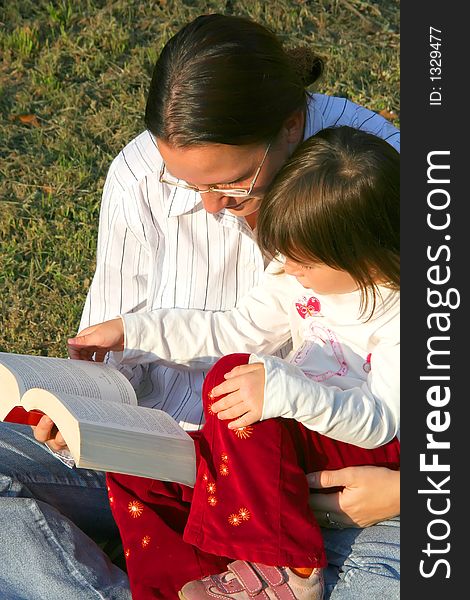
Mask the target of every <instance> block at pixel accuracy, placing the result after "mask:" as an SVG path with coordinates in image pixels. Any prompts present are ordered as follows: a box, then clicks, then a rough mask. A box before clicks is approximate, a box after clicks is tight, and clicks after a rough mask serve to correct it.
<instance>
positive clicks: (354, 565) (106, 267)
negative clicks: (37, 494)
mask: <svg viewBox="0 0 470 600" xmlns="http://www.w3.org/2000/svg"><path fill="white" fill-rule="evenodd" d="M297 67H298V68H300V70H301V72H302V75H301V74H300V73H299V71H298V70H297ZM321 70H322V63H321V60H319V59H318V58H317V57H315V56H313V55H312V54H311V53H307V54H306V56H305V57H304V60H302V61H300V60H299V56H298V55H297V57H296V59H295V60H292V58H291V57H289V55H287V54H286V53H285V52H284V50H283V49H282V47H281V45H280V43H279V41H278V40H277V39H276V38H275V36H274V35H272V34H271V33H270V32H269V31H267V30H266V29H265V28H263V27H262V26H261V25H258V24H256V23H254V22H251V21H249V20H245V19H242V18H239V17H232V16H230V17H229V16H222V15H208V16H202V17H198V18H197V19H195V20H194V21H192V22H191V23H189V24H188V25H186V26H185V27H183V29H182V30H180V31H179V32H178V33H177V34H176V35H175V36H174V37H173V38H171V39H170V41H169V42H168V43H167V44H166V45H165V47H164V48H163V51H162V53H161V55H160V57H159V59H158V61H157V64H156V66H155V70H154V74H153V77H152V82H151V86H150V91H149V95H148V100H147V108H146V125H147V128H148V129H147V131H145V132H144V133H142V134H141V135H139V136H138V137H137V138H135V139H134V140H133V141H132V142H131V143H130V144H129V145H128V146H126V148H124V150H123V151H122V152H121V153H120V154H119V156H118V157H117V158H116V159H115V160H114V161H113V163H112V165H111V167H110V170H109V173H108V177H107V181H106V184H105V189H104V194H103V203H102V209H101V217H100V230H99V240H98V252H97V267H96V273H95V276H94V279H93V283H92V285H91V288H90V291H89V294H88V298H87V301H86V305H85V308H84V311H83V317H82V321H81V325H80V329H81V330H82V329H83V328H84V327H86V326H88V325H90V324H93V323H98V322H102V321H104V320H107V319H109V318H112V317H114V316H116V315H118V314H123V313H132V312H137V311H143V310H152V309H158V308H173V307H179V308H196V309H200V310H201V311H207V310H228V309H230V308H232V307H233V306H235V305H236V304H237V303H238V302H239V301H240V300H241V299H242V298H243V297H244V295H245V294H247V293H248V292H249V290H250V289H251V288H252V287H254V286H255V285H257V284H258V283H259V282H260V281H261V279H262V276H263V272H264V268H265V265H264V261H263V257H262V255H261V252H260V250H259V248H258V247H257V244H256V240H255V236H254V234H253V228H254V227H255V225H256V217H257V211H258V207H259V204H260V199H261V197H262V195H263V193H264V190H265V189H266V187H267V185H268V184H269V183H270V181H271V180H272V179H273V177H274V175H275V174H276V172H277V171H278V170H279V169H280V167H281V166H282V164H283V163H284V162H285V160H286V159H287V158H288V156H289V155H290V154H291V153H292V152H293V150H294V149H295V147H296V146H297V145H298V144H299V143H300V142H301V141H302V140H303V139H306V138H308V137H310V136H311V135H313V134H314V133H316V132H317V131H319V130H320V129H323V128H325V127H328V126H335V125H350V126H353V127H355V128H360V129H364V130H365V131H368V132H370V133H374V134H376V135H379V136H380V137H382V138H384V139H386V140H387V141H388V142H389V143H390V144H392V145H393V146H394V147H398V143H399V132H398V131H397V130H396V129H395V128H394V127H393V126H392V125H391V124H389V123H388V122H386V121H385V120H384V119H383V118H382V117H380V116H379V115H376V114H375V113H373V112H371V111H368V110H366V109H363V108H361V107H358V106H356V105H354V104H353V103H351V102H349V101H347V100H345V99H340V98H331V97H327V96H322V95H319V94H308V93H307V92H306V91H305V87H306V86H307V85H310V84H312V83H314V81H315V80H316V79H317V78H318V76H319V75H320V74H321ZM288 338H289V331H288V325H287V324H284V323H279V327H277V328H276V331H275V332H274V334H270V332H266V337H265V339H260V340H259V341H260V345H259V348H260V351H263V352H266V353H268V352H269V353H271V352H274V351H276V350H278V351H279V354H280V355H281V356H282V355H285V354H286V352H287V350H288V349H289V347H288V346H287V347H286V346H285V344H286V342H288ZM217 355H218V353H217V351H215V352H214V354H213V356H212V357H210V359H209V360H208V361H201V362H200V363H199V364H198V365H196V366H195V367H194V368H192V369H186V368H179V367H177V366H175V365H172V364H170V363H169V362H166V361H161V360H158V359H156V361H155V362H154V363H152V364H150V365H148V366H144V365H141V366H139V367H137V368H135V369H133V371H132V372H130V373H129V377H130V378H131V381H132V382H133V384H134V385H135V386H136V388H138V393H139V398H140V402H141V404H143V405H146V406H153V407H157V408H161V409H163V410H166V411H167V412H169V413H170V414H171V415H172V416H174V417H175V418H176V419H177V420H179V421H180V422H181V423H182V424H183V426H185V427H186V428H187V429H197V428H199V427H200V425H201V423H202V405H201V398H200V390H201V387H202V382H203V379H204V375H205V373H206V372H207V369H208V368H209V366H210V364H212V362H213V357H214V356H217ZM115 358H116V357H115ZM117 358H119V357H117ZM51 430H52V424H51V423H50V421H46V419H44V422H42V423H41V424H40V425H39V426H38V427H37V429H36V433H35V435H36V438H37V439H38V440H39V441H42V442H45V441H48V444H49V446H50V447H51V448H52V449H53V450H60V449H61V448H63V445H64V444H63V439H62V438H61V436H60V433H58V434H57V435H55V434H53V433H51ZM370 469H372V470H373V473H372V472H371V470H370ZM325 478H326V480H328V483H329V485H332V486H334V485H346V486H347V491H346V492H344V493H343V494H341V495H339V494H329V495H324V496H325V497H323V498H321V499H319V500H317V501H316V502H317V504H316V509H317V510H316V515H317V517H318V519H319V521H320V522H321V523H322V524H324V525H327V524H328V522H327V521H329V522H330V524H332V525H333V526H334V527H336V526H337V524H338V523H339V524H349V525H350V524H352V523H353V522H355V523H356V524H371V523H374V522H377V521H381V520H382V519H384V518H387V517H392V516H394V515H395V514H397V513H398V501H397V500H396V499H395V498H397V495H393V494H390V489H396V486H397V485H398V483H397V480H396V479H393V482H392V481H390V480H389V473H384V472H383V471H382V470H381V469H379V468H373V467H370V468H369V469H368V470H366V471H364V470H359V471H354V470H353V471H351V470H347V471H344V472H337V473H335V475H332V474H324V473H322V474H321V475H320V476H319V478H318V479H319V481H318V482H317V485H319V486H323V485H324V482H325ZM364 482H366V483H364ZM392 486H393V487H392ZM383 489H387V490H388V493H387V498H386V499H384V498H383V496H382V490H383ZM349 493H351V494H352V495H353V496H355V495H356V494H358V495H360V496H361V498H362V499H364V498H367V501H366V503H369V504H368V507H367V509H365V510H362V511H359V514H353V513H349V514H347V512H348V510H347V505H348V502H350V505H351V506H352V505H353V504H354V506H355V507H357V506H359V505H360V502H357V501H356V498H354V500H353V499H351V501H349V500H348V497H349V498H351V495H350V494H349ZM326 496H329V497H328V498H327V497H326ZM391 497H393V500H392V501H391V502H390V499H391ZM373 498H377V501H376V502H373ZM390 503H391V504H392V506H390ZM340 506H342V507H343V508H346V512H344V511H343V510H342V509H341V508H340ZM356 510H357V508H356ZM395 525H396V524H395V523H387V524H383V525H380V526H377V527H374V528H369V529H365V530H359V529H351V528H350V529H347V530H345V531H342V530H325V544H326V547H327V551H329V560H330V563H331V564H333V563H334V564H335V565H336V573H333V580H330V581H328V578H327V597H328V594H329V593H331V598H335V599H338V598H342V597H344V598H354V597H357V598H360V597H364V594H365V593H366V594H367V595H368V597H371V595H372V596H373V595H379V594H380V595H381V596H382V597H389V598H392V597H397V595H398V591H397V586H398V583H397V579H398V577H397V575H396V571H397V568H398V558H397V548H398V528H397V527H396V526H395ZM365 548H369V549H372V552H370V554H363V555H362V556H360V557H359V560H358V561H356V560H355V558H356V555H355V552H360V551H361V550H362V549H365ZM358 564H359V565H360V566H359V567H358ZM343 566H344V567H345V570H344V571H343V572H342V573H341V578H340V581H339V583H338V584H337V585H336V586H335V587H334V590H333V586H334V585H335V580H334V577H337V572H338V568H339V567H343ZM346 567H347V569H346ZM327 577H328V576H327ZM365 589H367V592H365V591H364V590H365ZM332 590H333V591H332Z"/></svg>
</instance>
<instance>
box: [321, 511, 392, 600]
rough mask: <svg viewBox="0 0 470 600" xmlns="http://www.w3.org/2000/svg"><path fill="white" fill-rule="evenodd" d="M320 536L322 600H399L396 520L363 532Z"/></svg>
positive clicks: (325, 531) (332, 532)
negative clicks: (323, 561)
mask: <svg viewBox="0 0 470 600" xmlns="http://www.w3.org/2000/svg"><path fill="white" fill-rule="evenodd" d="M322 533H323V539H324V543H325V549H326V554H327V558H328V561H329V566H328V568H327V569H326V570H325V587H326V594H325V600H366V599H370V598H380V600H397V599H398V598H400V519H399V517H397V518H396V519H391V520H388V521H382V522H381V523H379V524H377V525H374V526H373V527H366V528H365V529H356V528H348V529H343V530H337V529H322ZM338 577H339V579H338Z"/></svg>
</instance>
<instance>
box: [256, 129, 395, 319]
mask: <svg viewBox="0 0 470 600" xmlns="http://www.w3.org/2000/svg"><path fill="white" fill-rule="evenodd" d="M399 181H400V156H399V154H398V152H397V151H396V150H395V149H394V148H392V146H390V145H389V144H388V143H387V142H385V141H384V140H382V139H381V138H378V137H376V136H374V135H371V134H369V133H365V132H363V131H359V130H357V129H353V128H351V127H338V128H330V129H324V130H322V131H320V132H319V133H317V134H316V135H315V136H313V137H311V138H310V139H308V140H307V141H305V142H303V143H302V144H301V145H300V146H299V147H298V148H297V149H296V150H295V152H294V154H293V155H292V156H291V157H290V159H289V160H288V161H287V163H286V164H285V165H284V166H283V167H282V169H281V170H280V171H279V172H278V174H277V175H276V177H275V178H274V180H273V182H272V183H271V185H270V186H269V189H268V191H267V192H266V195H265V197H264V199H263V202H262V205H261V209H260V214H259V218H258V225H257V227H258V242H259V244H260V246H261V249H262V250H263V251H264V253H265V254H267V255H270V256H274V255H276V254H277V253H280V254H282V255H284V256H286V257H288V258H290V259H292V260H295V261H297V262H301V263H302V262H303V263H308V262H321V263H323V264H326V265H328V266H330V267H332V268H333V269H338V270H343V271H347V272H348V273H349V274H350V275H351V276H352V277H353V279H354V280H355V281H356V282H357V285H358V287H359V289H360V290H361V292H362V302H361V310H362V314H364V313H365V311H366V310H367V309H368V306H369V300H370V298H372V308H371V312H370V315H372V313H373V311H374V309H375V305H376V300H377V293H378V288H377V282H380V284H382V285H386V286H388V287H390V288H393V289H399V287H400V194H399V191H400V183H399Z"/></svg>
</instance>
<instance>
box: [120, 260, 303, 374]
mask: <svg viewBox="0 0 470 600" xmlns="http://www.w3.org/2000/svg"><path fill="white" fill-rule="evenodd" d="M278 268H279V265H278ZM290 289H291V288H290V281H289V279H288V276H286V275H284V274H279V275H278V274H275V273H274V272H270V271H267V272H265V274H264V277H263V281H262V283H261V284H260V285H259V286H256V287H255V288H253V289H252V290H251V291H250V293H249V294H248V295H246V296H244V297H243V298H242V300H241V301H240V302H239V304H238V305H237V307H236V308H234V309H231V310H229V311H219V312H211V311H202V310H195V309H175V308H172V309H158V310H154V311H150V312H147V313H136V314H124V315H121V318H122V320H123V323H124V332H125V335H124V348H125V350H124V353H123V358H122V360H123V362H124V363H134V362H139V363H148V362H154V361H160V362H164V363H165V362H167V363H171V364H175V363H176V364H179V365H184V366H186V367H188V368H206V367H207V366H210V365H212V364H213V363H214V362H215V360H216V359H217V358H220V357H221V356H223V355H225V354H231V353H233V352H255V351H256V352H258V351H261V352H266V353H267V354H268V353H274V352H276V351H277V350H278V349H279V348H280V347H281V346H283V345H284V344H285V343H286V342H287V341H288V340H289V339H290V337H291V332H290V321H289V316H288V306H289V303H290V300H291V297H292V291H289V290H290Z"/></svg>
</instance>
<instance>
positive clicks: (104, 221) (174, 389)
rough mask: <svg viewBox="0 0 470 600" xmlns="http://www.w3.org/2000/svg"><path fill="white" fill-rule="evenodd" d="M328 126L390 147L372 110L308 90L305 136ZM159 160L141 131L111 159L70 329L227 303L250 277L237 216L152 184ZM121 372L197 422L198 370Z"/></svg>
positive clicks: (143, 392)
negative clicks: (89, 277) (91, 261)
mask: <svg viewBox="0 0 470 600" xmlns="http://www.w3.org/2000/svg"><path fill="white" fill-rule="evenodd" d="M334 125H337V126H339V125H350V126H352V127H355V128H358V129H363V130H365V131H368V132H370V133H373V134H376V135H378V136H380V137H382V138H384V139H386V140H388V141H389V143H390V144H391V145H393V146H394V147H395V148H397V149H399V140H400V134H399V131H398V130H397V129H396V128H395V127H394V126H393V125H391V124H390V123H389V122H388V121H386V120H385V119H384V118H383V117H381V116H380V115H377V114H376V113H374V112H372V111H369V110H367V109H365V108H362V107H359V106H357V105H356V104H353V103H352V102H350V101H348V100H345V99H343V98H334V97H328V96H323V95H320V94H313V95H312V96H311V98H310V102H309V110H308V115H307V122H306V133H305V137H306V138H308V137H310V136H311V135H313V134H314V133H316V132H317V131H319V130H321V129H324V128H325V127H330V126H334ZM161 164H162V159H161V156H160V154H159V152H158V150H157V147H156V145H155V142H154V140H153V138H152V136H151V135H150V134H149V132H148V131H144V132H143V133H141V134H140V135H139V136H137V137H136V138H135V139H134V140H132V141H131V142H130V143H129V144H128V145H127V146H126V147H125V148H124V149H123V150H122V151H121V152H120V153H119V155H118V156H117V157H116V158H115V159H114V161H113V162H112V164H111V167H110V169H109V172H108V175H107V179H106V182H105V186H104V190H103V198H102V204H101V212H100V224H99V231H98V248H97V266H96V271H95V275H94V277H93V281H92V284H91V287H90V289H89V292H88V296H87V299H86V303H85V307H84V310H83V314H82V319H81V323H80V328H79V329H80V330H81V329H83V328H84V327H87V326H88V325H91V324H94V323H99V322H101V321H105V320H107V319H110V318H113V317H115V316H117V315H119V314H123V313H129V312H141V311H148V310H152V309H156V308H173V307H178V308H197V309H200V310H212V311H216V310H228V309H230V308H232V307H234V306H235V305H236V304H237V303H238V301H239V300H240V299H241V298H242V297H243V296H244V295H245V294H246V293H247V292H248V291H249V290H250V289H251V288H252V287H254V286H255V285H257V284H258V283H259V282H260V279H261V277H262V274H263V272H264V269H265V264H264V261H263V257H262V255H261V252H260V250H259V248H258V247H257V245H256V243H255V240H254V237H253V232H252V230H251V229H250V227H249V226H248V225H247V224H246V222H245V219H244V218H243V217H237V216H235V215H232V214H231V213H229V212H228V211H222V212H221V213H218V214H209V213H207V212H206V211H205V210H204V209H203V207H202V204H201V201H200V196H199V195H198V194H197V193H195V192H192V191H189V190H183V189H180V188H174V187H171V186H168V185H166V184H162V183H160V182H159V181H158V177H159V172H160V167H161ZM289 349H290V346H289V347H287V348H284V349H282V350H281V351H280V355H281V356H283V355H284V354H286V351H287V350H289ZM240 351H243V348H240ZM120 368H121V369H123V370H124V367H120ZM124 372H125V371H124ZM126 374H127V375H128V376H129V378H130V380H131V383H132V384H133V385H134V387H135V388H136V390H137V393H138V397H139V403H140V404H142V405H143V406H150V407H154V408H160V409H162V410H165V411H166V412H168V413H169V414H170V415H172V416H173V417H174V418H175V419H176V420H177V421H179V422H180V424H181V425H182V426H183V427H184V428H185V429H195V428H199V427H200V426H201V424H202V422H203V421H202V409H201V399H200V391H201V387H202V381H203V378H204V376H205V372H204V371H201V370H197V369H196V368H195V369H189V368H187V367H186V368H185V367H181V366H175V365H172V364H169V363H165V362H163V361H159V362H155V363H152V364H150V365H142V366H138V367H135V368H134V370H133V371H132V372H128V373H126Z"/></svg>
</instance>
